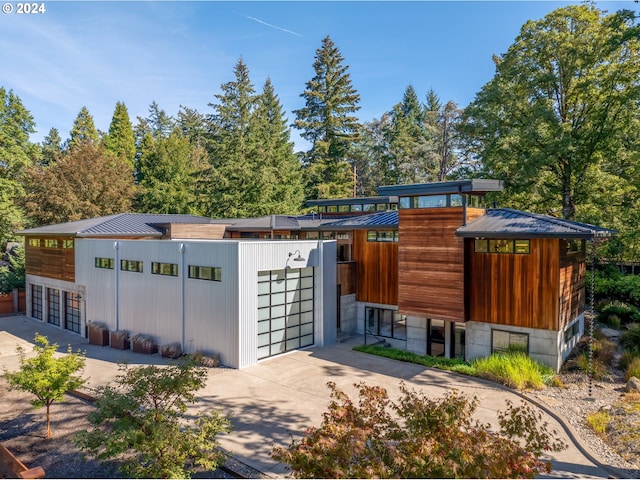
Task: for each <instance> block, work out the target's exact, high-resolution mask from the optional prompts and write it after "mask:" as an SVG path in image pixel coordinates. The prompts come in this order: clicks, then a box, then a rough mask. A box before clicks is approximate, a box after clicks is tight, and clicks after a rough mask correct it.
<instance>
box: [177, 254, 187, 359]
mask: <svg viewBox="0 0 640 480" xmlns="http://www.w3.org/2000/svg"><path fill="white" fill-rule="evenodd" d="M184 249H185V245H184V243H181V244H180V246H179V247H178V251H179V252H180V272H181V273H180V319H181V324H182V328H181V331H180V349H181V350H182V351H183V352H184V351H185V350H184V343H185V330H186V327H185V316H186V315H185V302H184V294H185V276H186V275H185V273H186V272H185V271H184Z"/></svg>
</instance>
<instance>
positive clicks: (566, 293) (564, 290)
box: [559, 240, 586, 328]
mask: <svg viewBox="0 0 640 480" xmlns="http://www.w3.org/2000/svg"><path fill="white" fill-rule="evenodd" d="M584 252H585V242H584V240H583V241H582V251H581V252H576V253H567V251H566V242H565V241H563V240H560V319H559V321H560V325H559V327H560V328H564V327H565V326H566V325H567V324H568V323H569V322H571V320H573V319H574V318H576V317H577V316H578V315H580V314H581V313H582V312H584V310H585V303H586V257H585V254H584Z"/></svg>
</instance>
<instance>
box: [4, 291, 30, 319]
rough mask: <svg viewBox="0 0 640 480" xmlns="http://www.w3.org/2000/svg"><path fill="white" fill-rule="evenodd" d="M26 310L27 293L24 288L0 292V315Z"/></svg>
mask: <svg viewBox="0 0 640 480" xmlns="http://www.w3.org/2000/svg"><path fill="white" fill-rule="evenodd" d="M16 299H17V300H16ZM16 307H17V308H16ZM26 310H27V294H26V292H25V291H24V290H14V291H13V293H0V315H6V314H11V313H19V312H24V311H26Z"/></svg>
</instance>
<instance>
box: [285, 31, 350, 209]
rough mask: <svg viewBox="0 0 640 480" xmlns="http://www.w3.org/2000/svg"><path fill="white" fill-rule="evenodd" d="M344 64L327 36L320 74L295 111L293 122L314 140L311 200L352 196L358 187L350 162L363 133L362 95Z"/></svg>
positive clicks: (309, 159) (309, 155)
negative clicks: (361, 116)
mask: <svg viewBox="0 0 640 480" xmlns="http://www.w3.org/2000/svg"><path fill="white" fill-rule="evenodd" d="M343 62H344V58H343V57H342V54H341V53H340V50H339V49H338V48H337V47H336V46H335V44H334V43H333V41H332V40H331V39H330V38H329V36H326V37H325V38H324V39H323V40H322V45H321V47H320V48H318V49H317V50H316V55H315V60H314V62H313V69H314V71H315V75H314V76H313V78H312V79H311V80H309V81H308V82H307V83H306V88H305V90H304V92H303V93H302V94H301V95H300V96H301V97H302V98H304V100H305V106H304V107H303V108H301V109H299V110H294V112H293V113H294V114H295V115H296V120H295V121H294V126H295V127H296V128H297V129H299V130H301V134H300V135H301V136H302V138H304V139H305V140H308V141H309V142H311V149H310V150H309V151H307V152H306V153H305V154H304V161H305V165H306V166H307V170H306V183H307V187H306V191H307V196H308V197H309V198H335V197H347V196H350V194H351V192H352V190H353V177H352V174H351V165H350V163H349V162H350V159H351V152H352V144H353V142H355V141H356V140H357V139H358V135H359V131H360V125H359V123H358V119H357V117H355V116H354V115H353V114H354V113H355V112H357V111H358V110H359V109H360V107H359V106H358V102H359V101H360V95H358V93H357V92H356V90H355V89H354V88H353V85H352V84H351V78H350V75H349V73H348V72H347V70H348V68H349V67H348V66H347V65H344V64H343Z"/></svg>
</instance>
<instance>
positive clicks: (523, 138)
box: [463, 3, 640, 226]
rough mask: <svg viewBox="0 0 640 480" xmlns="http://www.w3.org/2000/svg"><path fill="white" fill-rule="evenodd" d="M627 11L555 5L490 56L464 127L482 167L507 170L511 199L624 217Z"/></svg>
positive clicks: (633, 42) (630, 102)
mask: <svg viewBox="0 0 640 480" xmlns="http://www.w3.org/2000/svg"><path fill="white" fill-rule="evenodd" d="M634 17H635V15H634V12H632V11H629V10H626V11H619V12H617V13H615V14H610V15H609V14H606V12H603V11H600V10H598V9H597V8H596V7H595V6H594V5H593V4H589V3H587V4H581V5H570V6H567V7H563V8H558V9H556V10H554V11H552V12H551V13H549V14H548V15H546V16H545V17H544V18H543V19H541V20H537V21H528V22H527V23H525V25H523V27H522V29H521V31H520V34H519V35H518V37H517V38H516V40H515V41H514V43H513V44H512V45H511V46H510V47H509V49H508V50H507V52H506V53H505V54H504V55H501V56H499V57H495V59H494V61H495V63H496V74H495V76H494V78H493V79H492V80H491V81H490V82H489V83H487V84H486V85H485V86H484V87H483V88H482V90H481V91H480V92H479V93H478V94H477V95H476V98H475V100H474V101H473V102H472V103H471V104H470V105H469V106H468V107H467V108H466V109H465V115H464V116H465V121H464V128H463V131H464V134H465V138H466V143H467V148H468V149H470V150H472V151H473V152H474V153H475V155H476V156H477V157H478V158H479V159H481V160H482V161H483V162H484V164H485V172H484V173H485V174H486V175H491V176H495V177H497V178H502V179H504V180H505V182H506V185H507V187H508V188H507V191H506V192H505V195H504V197H505V198H507V199H508V202H509V204H510V205H511V206H515V207H516V208H521V207H526V208H528V209H531V210H534V211H542V212H550V213H556V214H558V215H561V216H562V217H564V218H574V217H577V218H580V219H582V220H588V221H595V222H597V223H599V224H604V225H611V226H615V224H616V223H621V224H622V223H624V220H623V218H624V217H626V221H627V223H629V218H630V217H629V215H633V212H634V210H637V201H638V198H639V195H638V192H639V190H638V183H637V182H638V171H637V170H638V162H637V155H638V145H639V143H638V141H639V135H638V129H637V122H638V119H637V102H638V99H639V96H640V91H639V90H638V88H637V79H638V78H639V77H640V55H638V53H639V51H640V47H639V45H640V43H639V42H638V35H637V26H636V25H635V18H634ZM619 205H620V206H622V208H619V207H618V206H619ZM634 205H636V206H635V207H634ZM614 206H615V207H614ZM616 216H622V217H623V218H616ZM636 225H637V223H636Z"/></svg>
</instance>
